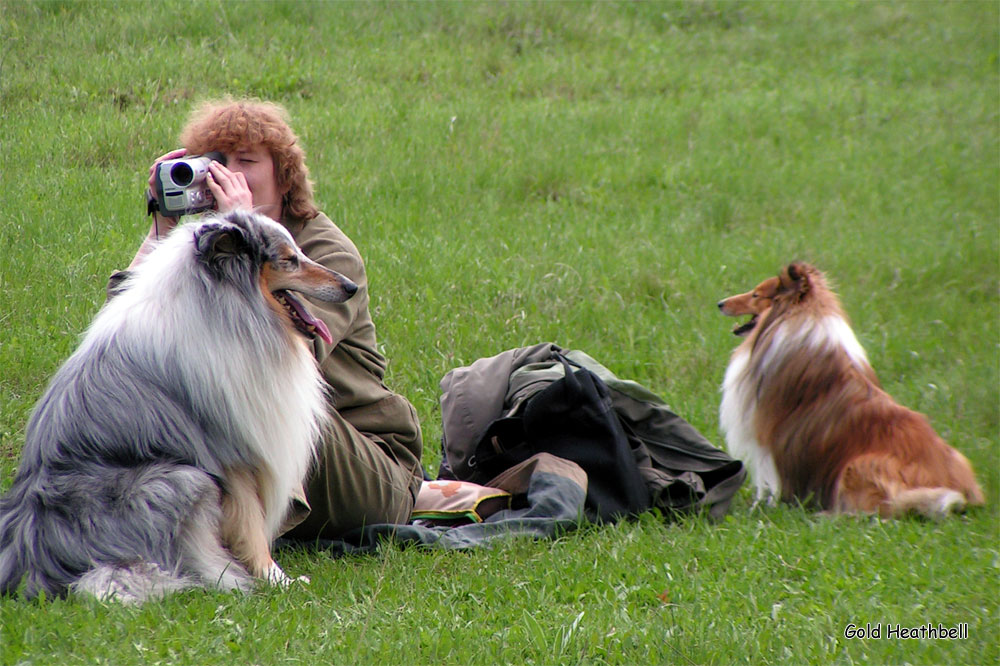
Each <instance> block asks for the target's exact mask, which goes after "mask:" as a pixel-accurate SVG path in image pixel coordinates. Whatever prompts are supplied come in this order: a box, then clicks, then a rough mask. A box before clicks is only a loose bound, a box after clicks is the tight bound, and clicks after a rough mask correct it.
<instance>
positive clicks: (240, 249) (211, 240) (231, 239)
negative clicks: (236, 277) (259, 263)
mask: <svg viewBox="0 0 1000 666" xmlns="http://www.w3.org/2000/svg"><path fill="white" fill-rule="evenodd" d="M194 245H195V248H196V249H197V252H198V258H199V259H200V260H201V261H204V262H205V263H210V262H215V261H218V260H220V259H225V258H227V257H234V256H236V255H239V254H245V253H246V251H247V239H246V236H245V235H244V233H243V230H242V229H240V228H239V227H237V226H233V225H231V224H219V223H215V222H209V223H208V224H205V225H203V226H202V227H201V228H200V229H198V230H197V231H195V232H194Z"/></svg>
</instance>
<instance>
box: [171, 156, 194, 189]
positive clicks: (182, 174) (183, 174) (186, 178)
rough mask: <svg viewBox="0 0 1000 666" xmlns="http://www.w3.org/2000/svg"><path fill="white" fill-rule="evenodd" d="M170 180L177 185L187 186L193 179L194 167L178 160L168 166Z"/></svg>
mask: <svg viewBox="0 0 1000 666" xmlns="http://www.w3.org/2000/svg"><path fill="white" fill-rule="evenodd" d="M170 180H172V181H174V185H176V186H177V187H187V186H188V185H190V184H191V181H192V180H194V169H192V168H191V165H190V164H188V163H187V162H178V163H177V164H175V165H173V166H172V167H170Z"/></svg>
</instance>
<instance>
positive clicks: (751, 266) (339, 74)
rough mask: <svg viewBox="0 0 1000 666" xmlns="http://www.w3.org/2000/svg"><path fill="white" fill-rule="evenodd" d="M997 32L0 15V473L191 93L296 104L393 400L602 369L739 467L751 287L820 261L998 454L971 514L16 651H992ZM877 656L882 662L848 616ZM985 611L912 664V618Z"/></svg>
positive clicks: (499, 577)
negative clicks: (495, 359) (962, 633)
mask: <svg viewBox="0 0 1000 666" xmlns="http://www.w3.org/2000/svg"><path fill="white" fill-rule="evenodd" d="M998 19H1000V8H998V5H997V4H996V3H992V2H949V3H926V2H915V3H878V4H874V3H864V4H856V3H838V2H826V3H711V2H697V3H651V2H650V3H598V4H589V3H555V2H549V3H540V4H536V3H488V4H485V3H484V4H480V3H434V4H428V3H412V4H411V3H365V4H353V3H260V4H257V3H253V4H250V3H247V4H241V3H217V2H212V3H207V2H193V3H192V2H188V3H180V2H164V3H153V4H150V3H124V4H120V5H113V4H110V3H97V2H90V3H84V2H61V3H27V2H21V1H18V0H14V1H11V0H3V1H2V2H0V34H2V36H3V39H2V46H0V102H2V113H3V120H2V122H0V146H2V149H0V387H2V391H0V488H6V487H8V486H9V484H10V475H11V474H12V473H13V470H14V469H15V468H16V464H17V459H18V455H19V451H20V448H21V446H22V445H23V442H24V427H25V423H26V422H27V419H28V416H29V413H30V410H31V408H32V406H33V404H34V403H35V401H36V400H37V399H38V397H39V396H40V394H41V392H42V391H43V389H44V387H45V385H46V382H47V381H48V378H49V377H50V376H51V374H52V373H53V372H54V371H55V369H56V368H57V367H58V366H59V364H60V363H61V362H62V361H63V360H64V359H65V358H66V357H67V356H68V355H69V354H70V353H71V351H72V350H73V348H74V347H75V345H76V343H77V341H78V339H79V336H80V334H81V332H82V331H83V330H85V328H86V326H87V324H88V322H89V321H90V319H91V318H92V317H93V315H94V313H95V312H96V311H97V309H98V308H99V307H100V305H101V304H102V302H103V300H104V286H105V281H106V278H107V276H108V274H109V273H110V272H111V271H112V270H114V269H116V268H121V267H123V266H125V265H126V264H127V263H128V262H129V260H130V259H131V257H132V254H133V253H134V250H135V248H136V247H137V245H138V243H139V241H140V240H141V238H142V236H143V234H144V233H145V230H146V228H147V227H146V221H145V220H144V219H143V212H144V211H143V201H142V197H141V193H142V190H143V187H144V182H145V179H146V170H147V167H148V165H149V164H150V163H151V161H152V160H153V159H154V158H155V157H156V156H157V155H159V154H161V153H163V152H165V151H166V150H168V149H170V148H173V147H174V146H175V144H176V140H177V134H178V133H179V130H180V128H181V126H182V125H183V122H184V119H185V117H186V116H187V113H188V112H189V110H190V109H191V106H192V105H193V104H194V103H196V102H197V101H198V100H199V99H202V98H204V97H209V96H217V95H220V94H226V93H228V94H232V95H237V96H240V95H255V96H259V97H262V98H266V99H271V100H275V101H278V102H281V103H283V104H284V105H285V106H286V107H287V108H288V109H289V111H290V112H291V115H292V118H293V124H294V126H295V127H296V129H297V130H298V132H299V134H300V136H301V139H302V143H303V145H304V146H305V148H306V151H307V154H308V156H309V163H310V166H311V169H312V174H313V177H314V179H315V181H316V193H317V199H318V201H319V203H320V205H321V207H322V208H323V209H324V210H325V211H326V212H327V213H328V214H329V215H330V217H331V218H333V219H334V220H335V221H336V222H337V223H338V224H340V225H341V226H342V228H343V229H344V230H345V231H346V232H347V233H348V234H349V235H351V237H352V238H353V239H354V240H355V242H356V243H357V245H358V246H359V248H360V249H361V252H362V254H363V255H364V257H365V259H366V261H367V265H368V272H369V276H370V281H371V285H372V295H373V297H372V307H373V314H374V316H375V319H376V324H377V326H378V329H379V336H380V342H381V344H382V345H383V347H384V351H385V354H386V355H387V356H388V358H389V359H390V374H389V377H388V381H389V383H390V385H391V386H393V387H394V388H395V389H397V390H398V391H399V392H401V393H403V394H404V395H406V396H407V397H409V398H410V399H411V400H412V401H413V402H414V404H415V405H416V407H417V409H418V411H419V413H420V416H421V419H422V422H423V428H424V436H425V444H426V446H425V454H424V462H425V465H426V467H427V468H428V470H431V471H434V470H436V468H437V463H438V461H439V459H440V452H439V441H440V434H441V425H440V413H439V409H438V397H439V390H438V381H439V380H440V378H441V377H442V376H443V375H444V374H445V373H446V372H447V371H448V370H450V369H452V368H454V367H456V366H460V365H465V364H468V363H471V362H472V361H474V360H475V359H477V358H480V357H482V356H489V355H493V354H495V353H498V352H500V351H502V350H504V349H508V348H511V347H517V346H522V345H526V344H532V343H535V342H539V341H543V340H552V341H556V342H559V343H560V344H562V345H564V346H568V347H572V348H579V349H583V350H585V351H587V352H588V353H589V354H591V355H592V356H594V357H595V358H597V359H599V360H600V361H602V362H603V363H604V364H606V365H607V366H608V367H610V368H611V369H612V370H613V371H615V372H616V373H617V374H618V375H619V376H622V377H626V378H630V379H635V380H637V381H639V382H642V383H643V384H645V385H647V386H649V387H650V388H652V389H653V390H654V391H656V392H658V393H660V394H661V395H663V396H665V397H666V398H667V399H668V401H669V402H670V403H671V405H672V406H673V407H674V408H675V410H676V411H677V412H679V413H680V414H681V415H683V416H684V417H685V418H687V419H688V420H689V421H691V422H692V423H693V424H694V425H695V426H696V427H698V428H699V429H700V430H701V431H702V432H703V433H705V434H706V435H707V436H708V437H709V438H710V439H711V440H712V441H714V442H716V443H717V444H718V445H720V446H722V445H723V441H722V438H721V436H720V434H719V431H718V425H717V410H718V401H719V393H718V386H719V384H720V382H721V378H722V374H723V372H724V369H725V365H726V362H727V358H728V355H729V353H730V351H731V349H732V348H733V346H734V345H735V344H736V340H735V338H733V336H732V335H731V334H730V332H729V331H730V330H731V328H732V325H733V321H732V320H729V319H726V318H724V317H722V316H720V315H719V314H718V312H717V311H716V308H715V303H716V301H717V300H719V299H720V298H721V297H724V296H726V295H729V294H732V293H736V292H742V291H745V290H746V289H748V288H750V287H751V286H753V285H754V284H756V283H757V282H759V281H760V280H761V279H763V278H764V277H766V276H768V275H772V274H774V273H776V272H777V270H778V269H779V268H780V266H781V265H782V264H783V263H785V262H788V261H790V260H793V259H801V260H806V261H810V262H812V263H814V264H816V265H817V266H819V267H820V268H821V269H823V270H825V271H826V272H827V273H828V275H829V276H830V278H831V279H832V280H833V282H834V283H835V285H836V287H837V289H838V292H839V293H840V295H841V297H842V299H843V301H844V305H845V307H846V309H847V311H848V313H849V314H850V316H851V318H852V321H853V323H854V326H855V328H856V331H857V334H858V337H859V339H860V340H861V342H862V344H863V345H864V346H865V347H866V349H867V351H868V353H869V356H870V357H871V360H872V363H873V365H874V367H875V369H876V371H877V372H878V373H879V375H880V378H881V380H882V383H883V385H884V386H885V387H886V388H887V390H889V392H890V393H892V394H893V395H894V396H896V397H897V399H899V400H900V401H901V402H903V403H904V404H906V405H908V406H911V407H913V408H915V409H918V410H920V411H922V412H925V413H927V414H928V415H929V417H930V418H931V421H932V422H933V423H934V425H935V427H936V428H937V429H938V430H939V431H940V432H941V433H942V435H943V436H944V437H945V438H946V439H948V440H949V441H950V442H951V443H953V444H954V445H955V446H956V447H958V448H959V449H960V450H961V451H963V452H964V453H965V454H966V455H967V456H968V457H969V458H970V459H971V460H972V461H973V463H974V464H975V466H976V468H977V470H978V473H979V477H980V481H981V483H982V485H983V487H984V489H985V491H986V493H987V496H988V499H989V504H988V506H987V507H985V508H982V509H979V510H976V511H973V512H970V513H969V514H967V515H965V516H962V517H958V518H955V519H953V520H949V521H946V522H942V523H928V522H922V521H918V520H902V521H895V522H883V521H879V520H876V519H870V518H842V519H828V518H821V517H819V516H816V515H813V514H810V513H807V512H804V511H802V510H800V509H798V508H796V507H790V506H785V507H778V508H775V509H766V510H761V509H758V508H753V507H751V501H750V500H751V495H750V491H749V490H748V489H743V490H742V491H741V492H740V494H739V496H738V497H737V499H736V501H735V502H734V505H733V507H732V511H731V513H730V515H729V516H728V517H727V518H726V519H725V520H724V521H721V522H712V521H709V520H708V519H706V518H704V517H700V516H692V517H686V518H684V519H681V520H668V519H666V518H664V517H662V516H658V515H653V514H649V515H645V516H643V517H642V518H641V519H639V520H637V521H634V522H629V523H624V524H619V525H613V526H604V527H595V526H581V528H580V529H578V530H576V531H574V532H571V533H568V534H566V535H564V536H563V537H561V538H559V539H557V540H554V541H543V542H533V541H524V540H512V541H510V542H508V543H504V544H501V545H499V546H497V547H496V548H494V549H492V550H488V551H487V550H483V551H474V552H464V553H458V552H437V551H425V550H418V549H405V550H403V549H398V548H393V547H390V548H386V549H384V551H383V552H382V553H381V555H380V556H378V557H347V558H343V559H332V558H331V557H329V556H328V555H326V554H325V553H321V552H320V553H317V552H305V553H288V554H283V555H282V557H281V561H282V564H283V565H284V566H285V568H286V570H288V571H289V572H291V573H294V574H306V575H308V576H310V577H311V579H312V583H311V584H310V585H309V586H297V587H295V588H293V589H290V590H262V591H260V592H258V593H255V594H252V595H242V596H240V595H226V594H219V593H210V592H204V591H192V592H187V593H184V594H180V595H177V596H175V597H173V598H170V599H167V600H165V601H163V602H157V603H150V604H148V605H146V606H144V607H142V608H123V607H120V606H117V605H114V604H111V605H102V604H99V603H96V602H94V601H90V600H87V599H80V598H69V599H55V600H53V599H48V600H44V601H36V602H31V603H27V602H24V601H21V600H19V599H4V600H0V622H2V635H0V638H2V640H0V663H4V664H8V663H10V664H15V663H35V664H43V663H53V664H56V663H58V664H73V663H109V664H129V663H136V664H155V663H189V664H204V663H247V664H250V663H258V664H272V663H310V664H312V663H355V662H356V663H446V664H465V663H482V664H493V663H536V664H548V663H682V664H685V663H737V662H748V663H806V662H811V663H826V662H831V661H837V662H843V663H862V662H868V663H939V664H959V663H969V664H972V663H997V662H998V661H1000V635H998V634H1000V623H998V620H1000V617H998V602H997V599H998V596H1000V552H998V536H1000V529H998V528H1000V522H998V513H997V509H996V507H997V502H996V500H997V498H998V496H1000V487H998V471H1000V461H998V439H1000V428H998V416H1000V397H998V391H1000V376H998V361H1000V354H998V352H1000V331H998V324H1000V316H998V315H1000V307H998V306H1000V297H998V289H1000V280H998V278H1000V248H998V244H1000V193H998V192H1000V187H998V183H1000V141H998V133H1000V132H998V127H1000V125H998V120H1000V92H998V91H1000V85H998V84H1000V65H998V54H1000V42H998V25H1000V21H998ZM852 623H853V624H856V625H861V626H865V624H866V623H872V624H873V625H874V624H878V623H881V625H882V631H883V637H882V638H881V639H868V640H849V639H847V638H846V637H845V629H846V627H847V626H848V625H849V624H852ZM927 623H933V624H934V625H935V626H936V625H938V624H942V625H944V626H946V627H947V626H956V625H958V624H960V623H967V624H968V639H966V640H961V641H948V640H936V641H935V640H901V639H898V638H888V637H886V632H887V629H888V625H893V626H895V625H902V626H903V627H913V626H919V625H924V624H927Z"/></svg>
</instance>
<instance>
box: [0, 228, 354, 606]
mask: <svg viewBox="0 0 1000 666" xmlns="http://www.w3.org/2000/svg"><path fill="white" fill-rule="evenodd" d="M293 291H294V292H298V293H301V294H305V295H307V296H309V297H312V298H315V299H318V300H321V301H326V302H341V301H345V300H347V299H348V298H350V297H351V295H353V294H354V292H355V291H357V286H356V285H355V284H354V283H353V282H351V281H350V280H349V279H347V278H346V277H344V276H343V275H340V274H339V273H335V272H333V271H330V270H327V269H326V268H324V267H322V266H320V265H319V264H316V263H314V262H313V261H310V260H309V259H307V258H306V257H305V255H303V254H302V252H301V251H300V250H299V248H298V247H296V245H295V243H294V241H293V240H292V237H291V236H290V235H289V234H288V232H287V231H286V230H285V229H284V228H283V227H282V226H281V225H279V224H277V223H276V222H273V221H272V220H270V219H268V218H266V217H263V216H261V215H255V214H253V213H244V212H234V213H229V214H227V215H225V216H220V217H214V218H210V219H208V220H204V221H198V222H192V223H188V224H185V225H182V226H179V227H177V228H176V229H175V230H174V231H173V232H172V233H171V234H170V235H169V236H167V237H166V238H165V239H164V240H163V241H162V242H161V243H160V244H159V245H158V246H157V247H156V249H155V250H153V252H151V253H150V254H149V255H148V256H147V257H146V259H145V261H144V262H143V263H141V264H140V265H139V266H138V267H137V268H136V269H135V270H134V271H133V273H132V274H131V275H130V276H129V277H128V278H127V279H126V282H125V284H124V288H123V290H122V291H121V292H120V293H119V294H118V295H117V296H114V297H113V298H112V299H111V300H109V301H108V303H106V304H105V306H104V307H103V308H102V309H101V311H100V312H99V313H98V314H97V316H96V318H95V319H94V321H93V323H92V324H91V326H90V328H89V329H88V331H87V333H86V335H85V336H84V338H83V340H82V343H81V344H80V346H79V348H78V349H77V350H76V351H75V352H74V353H73V354H72V356H70V358H69V359H68V360H67V361H66V363H65V364H64V365H63V366H62V367H61V368H60V369H59V370H58V372H57V373H56V374H55V376H54V377H53V379H52V381H51V383H50V384H49V386H48V388H47V389H46V391H45V393H44V395H43V396H42V398H41V400H40V401H39V403H38V404H37V405H36V407H35V409H34V412H33V413H32V416H31V419H30V420H29V422H28V426H27V431H26V439H25V445H24V452H23V454H22V459H21V463H20V467H19V469H18V471H17V474H16V476H15V478H14V483H13V486H12V487H11V488H10V490H9V492H8V493H7V494H6V495H5V496H4V497H3V499H2V500H0V593H3V594H11V593H13V592H15V591H16V590H17V589H18V588H19V586H20V585H21V583H22V581H24V588H23V593H24V594H25V595H26V596H27V597H29V598H30V597H34V596H36V595H37V594H39V593H40V592H42V591H44V592H45V594H46V595H50V596H51V595H63V594H65V593H66V592H67V591H69V590H78V591H81V592H87V593H90V594H93V595H95V596H97V597H100V598H116V599H119V600H122V601H126V602H141V601H143V600H145V599H147V598H150V597H157V596H161V595H163V594H164V593H166V592H169V591H172V590H176V589H181V588H185V587H191V586H207V587H215V588H221V589H249V588H250V587H251V586H252V584H253V582H254V580H255V578H260V579H264V580H266V581H269V582H271V583H281V584H284V583H287V582H288V580H289V579H288V578H287V577H286V576H285V574H284V572H282V571H281V569H280V568H279V567H278V565H277V564H276V563H275V562H274V560H272V559H271V553H270V547H271V541H272V539H273V538H274V537H275V536H276V534H277V531H278V530H279V528H280V526H281V524H282V521H283V519H284V517H285V514H286V511H287V507H288V500H289V496H290V493H291V492H292V491H293V489H294V488H295V487H296V485H297V484H299V483H301V481H302V479H303V478H304V476H305V475H306V473H307V470H308V466H309V464H310V462H311V460H312V457H313V454H314V450H315V446H316V441H317V438H318V436H319V434H320V431H321V429H322V428H323V425H324V421H325V418H326V400H325V389H324V383H323V381H322V378H321V376H320V374H319V371H318V368H317V366H316V362H315V360H314V358H313V355H312V354H311V353H310V348H309V343H308V342H307V336H309V337H311V336H314V335H319V336H320V337H322V338H324V339H325V340H326V341H327V342H330V333H329V331H328V329H327V328H326V326H324V325H323V323H322V322H321V321H319V320H318V319H316V318H315V317H313V316H312V315H311V314H310V313H309V311H308V310H307V309H306V308H305V307H304V306H303V304H302V302H301V301H300V300H299V298H298V297H296V296H295V295H293V294H292V293H291V292H293Z"/></svg>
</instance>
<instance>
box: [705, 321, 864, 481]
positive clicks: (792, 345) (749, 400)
mask: <svg viewBox="0 0 1000 666" xmlns="http://www.w3.org/2000/svg"><path fill="white" fill-rule="evenodd" d="M766 335H767V338H766V339H764V340H761V341H760V342H759V343H758V344H759V347H758V348H757V350H755V351H754V352H753V353H751V351H752V349H753V344H754V342H755V340H756V338H757V332H756V331H755V332H753V333H751V335H750V337H749V338H747V340H746V341H744V342H743V343H742V344H741V345H740V346H739V347H737V348H736V350H735V351H734V352H733V355H732V358H731V359H730V361H729V367H728V368H726V376H725V378H724V380H723V383H722V403H721V404H720V406H719V422H720V425H721V428H722V432H723V434H724V435H725V437H726V444H727V448H728V449H729V453H730V454H731V455H732V456H733V457H734V458H739V459H740V460H742V461H743V462H744V463H745V464H746V465H747V468H748V469H749V471H750V475H751V476H752V477H753V481H754V487H755V489H756V497H757V500H758V501H760V500H764V499H768V500H770V499H773V498H775V497H780V496H781V479H780V477H779V475H778V471H777V468H776V467H775V463H774V458H773V457H772V455H771V452H770V451H769V450H768V449H767V448H766V447H764V446H762V445H761V443H760V441H759V437H758V434H757V428H756V421H757V410H758V409H759V408H760V406H759V405H758V402H757V391H758V390H759V388H760V386H761V384H762V383H763V382H766V383H769V384H771V383H778V384H780V383H782V382H784V381H785V380H784V379H783V378H782V377H780V376H779V375H777V374H775V373H777V372H780V369H781V367H782V366H783V365H784V361H785V359H787V358H789V357H790V356H792V355H801V354H806V355H813V354H815V353H816V352H817V351H819V350H828V349H833V350H840V351H841V352H843V353H844V354H846V355H847V357H848V358H849V359H850V360H851V362H852V363H854V364H855V365H857V366H858V367H860V368H862V369H867V368H868V367H869V365H868V356H867V355H866V354H865V350H864V348H863V347H862V346H861V343H860V342H858V339H857V337H855V335H854V332H853V331H852V330H851V327H850V325H849V324H848V323H847V321H845V320H844V318H843V317H840V316H838V315H826V316H824V317H822V318H820V319H818V320H813V319H811V318H803V317H791V318H787V319H784V320H782V321H779V322H777V323H776V324H774V325H773V326H772V327H771V329H770V330H769V331H767V332H766Z"/></svg>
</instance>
